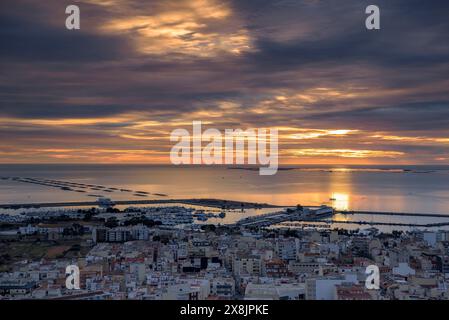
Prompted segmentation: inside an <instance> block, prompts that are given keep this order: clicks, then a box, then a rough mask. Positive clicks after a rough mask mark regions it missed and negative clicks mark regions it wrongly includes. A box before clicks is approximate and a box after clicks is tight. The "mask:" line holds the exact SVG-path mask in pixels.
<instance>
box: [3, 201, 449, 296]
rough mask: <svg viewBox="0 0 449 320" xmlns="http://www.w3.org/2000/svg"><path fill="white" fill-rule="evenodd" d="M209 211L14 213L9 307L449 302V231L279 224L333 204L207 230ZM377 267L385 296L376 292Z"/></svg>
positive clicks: (6, 246) (6, 263)
mask: <svg viewBox="0 0 449 320" xmlns="http://www.w3.org/2000/svg"><path fill="white" fill-rule="evenodd" d="M201 214H204V215H205V216H207V214H206V213H203V212H199V213H198V212H197V211H196V210H194V209H192V208H188V207H183V206H171V207H164V206H162V207H161V206H160V207H127V208H125V209H124V210H119V209H117V208H113V207H107V208H91V209H78V210H76V209H73V210H53V211H51V210H50V211H47V212H46V213H45V214H44V213H42V212H39V214H37V213H35V214H33V213H32V212H30V213H28V214H27V215H21V216H9V217H10V219H9V220H6V216H7V215H4V216H3V219H2V226H3V227H2V231H1V233H0V239H1V242H0V252H1V256H0V299H54V300H58V299H66V300H72V299H73V300H121V299H136V300H391V299H398V300H410V299H413V300H414V299H416V300H421V299H426V300H427V299H448V294H449V291H448V285H449V231H426V230H412V231H407V232H403V231H393V232H391V233H381V232H379V230H377V229H375V228H373V227H370V228H367V229H361V230H351V231H350V230H343V229H319V228H315V227H308V228H275V227H273V223H274V224H276V223H279V222H282V221H288V218H287V217H289V216H303V217H308V218H309V219H311V218H313V215H318V216H321V215H323V216H327V215H329V214H330V211H329V209H328V208H325V207H321V208H317V209H315V210H314V211H310V210H308V209H306V208H302V207H300V206H298V207H296V208H290V209H288V210H286V211H280V212H274V213H272V214H261V215H260V216H259V217H258V216H254V217H249V218H244V219H241V220H239V221H238V222H237V223H234V224H228V225H226V224H208V223H205V222H204V221H203V223H196V222H201V219H202V218H201V217H202V215H201ZM270 220H272V221H271V223H268V222H269V221H270ZM195 221H196V222H195ZM267 221H268V222H267ZM5 225H9V228H8V230H6V227H5ZM16 226H18V228H16ZM312 226H313V225H312ZM68 265H76V266H78V267H79V270H80V290H69V289H67V288H66V285H65V281H66V273H65V271H66V267H67V266H68ZM371 265H375V266H377V267H378V268H379V271H380V281H379V284H380V285H379V290H372V289H367V288H366V286H365V280H366V277H367V275H366V273H365V271H366V269H367V267H368V266H371Z"/></svg>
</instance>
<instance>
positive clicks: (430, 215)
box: [335, 210, 449, 218]
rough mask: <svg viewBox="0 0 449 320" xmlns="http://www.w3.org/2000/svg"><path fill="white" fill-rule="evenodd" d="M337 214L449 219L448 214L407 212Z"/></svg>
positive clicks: (345, 213)
mask: <svg viewBox="0 0 449 320" xmlns="http://www.w3.org/2000/svg"><path fill="white" fill-rule="evenodd" d="M335 213H337V214H343V215H355V214H366V215H377V216H399V217H401V216H406V217H428V218H449V214H442V213H408V212H390V211H385V212H378V211H359V210H357V211H336V212H335Z"/></svg>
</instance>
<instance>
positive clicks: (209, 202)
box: [0, 199, 284, 209]
mask: <svg viewBox="0 0 449 320" xmlns="http://www.w3.org/2000/svg"><path fill="white" fill-rule="evenodd" d="M113 202H114V204H115V205H144V204H173V203H179V204H187V205H197V206H203V207H212V208H222V209H255V208H256V209H263V208H284V207H283V206H276V205H272V204H267V203H255V202H242V201H232V200H221V199H157V200H156V199H155V200H116V201H113ZM98 205H99V202H98V201H79V202H48V203H17V204H0V209H26V208H56V207H84V206H98Z"/></svg>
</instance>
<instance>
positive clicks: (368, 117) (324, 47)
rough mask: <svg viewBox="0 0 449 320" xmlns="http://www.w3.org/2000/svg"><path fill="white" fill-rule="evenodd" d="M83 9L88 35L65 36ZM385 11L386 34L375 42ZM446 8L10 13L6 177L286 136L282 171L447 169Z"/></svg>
mask: <svg viewBox="0 0 449 320" xmlns="http://www.w3.org/2000/svg"><path fill="white" fill-rule="evenodd" d="M71 4H76V5H78V6H79V8H80V11H81V29H80V30H67V29H66V28H65V20H66V17H67V15H66V14H65V8H66V6H68V5H71ZM370 4H375V5H378V6H379V8H380V12H381V29H380V30H375V31H373V30H371V31H369V30H367V29H366V28H365V19H366V17H367V15H366V14H365V8H366V7H367V6H368V5H370ZM448 13H449V2H448V1H447V0H429V1H422V0H388V1H387V0H370V1H365V0H354V1H352V0H351V1H341V0H340V1H338V0H326V1H321V0H277V1H276V0H271V1H265V0H245V1H242V0H224V1H218V0H164V1H136V0H79V1H75V0H70V1H69V0H68V1H65V0H54V1H53V0H50V1H44V0H42V1H35V0H2V1H1V2H0V38H1V45H0V141H1V143H0V162H1V163H169V152H170V149H171V147H172V146H173V143H172V142H170V140H169V138H170V133H171V132H172V130H174V129H178V128H185V129H187V130H191V125H192V121H202V122H203V124H204V128H205V129H206V128H217V129H219V130H224V129H227V128H230V129H232V128H233V129H236V128H241V129H243V130H244V129H248V128H277V129H278V130H279V154H280V163H282V164H363V165H367V164H397V165H400V164H439V165H446V164H449V130H448V129H449V89H448V88H449V19H448Z"/></svg>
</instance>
